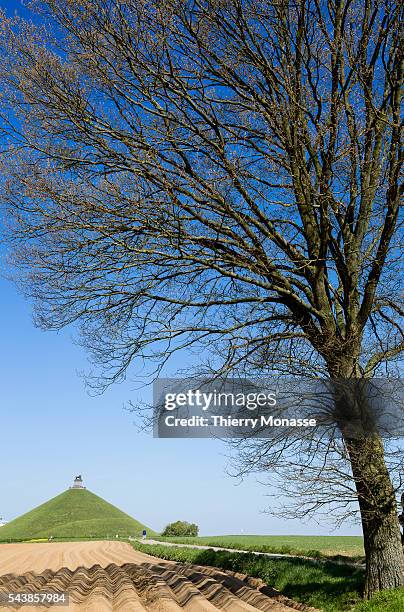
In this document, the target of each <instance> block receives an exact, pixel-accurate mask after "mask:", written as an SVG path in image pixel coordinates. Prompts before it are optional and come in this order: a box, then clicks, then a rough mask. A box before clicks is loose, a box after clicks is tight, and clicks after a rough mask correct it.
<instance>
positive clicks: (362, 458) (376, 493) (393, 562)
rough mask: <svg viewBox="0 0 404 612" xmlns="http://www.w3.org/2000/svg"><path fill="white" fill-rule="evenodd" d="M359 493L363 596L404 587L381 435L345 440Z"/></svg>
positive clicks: (403, 563) (403, 566) (403, 564)
mask: <svg viewBox="0 0 404 612" xmlns="http://www.w3.org/2000/svg"><path fill="white" fill-rule="evenodd" d="M345 442H346V445H347V448H348V452H349V456H350V460H351V465H352V473H353V476H354V479H355V483H356V490H357V492H358V500H359V507H360V512H361V519H362V529H363V537H364V546H365V554H366V579H365V589H364V596H365V597H366V598H368V599H369V598H370V597H372V595H374V593H376V592H377V591H379V590H380V589H391V588H394V587H399V586H404V554H403V548H402V545H401V535H400V527H399V522H398V515H397V503H396V498H395V493H394V489H393V485H392V483H391V479H390V475H389V473H388V470H387V467H386V463H385V460H384V448H383V443H382V440H381V439H380V438H379V437H378V436H373V437H371V438H362V439H346V440H345Z"/></svg>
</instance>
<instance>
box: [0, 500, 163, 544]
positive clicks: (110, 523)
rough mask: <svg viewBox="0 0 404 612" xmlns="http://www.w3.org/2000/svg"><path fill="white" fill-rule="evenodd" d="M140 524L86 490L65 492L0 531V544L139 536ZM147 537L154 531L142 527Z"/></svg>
mask: <svg viewBox="0 0 404 612" xmlns="http://www.w3.org/2000/svg"><path fill="white" fill-rule="evenodd" d="M144 528H145V527H144V525H142V523H139V521H136V520H135V519H134V518H132V517H131V516H129V515H128V514H126V513H125V512H122V511H121V510H119V509H118V508H116V507H115V506H113V505H112V504H110V503H108V502H106V501H105V500H103V499H102V498H101V497H98V495H95V494H94V493H91V492H90V491H87V489H68V490H67V491H65V492H64V493H61V494H60V495H58V496H57V497H54V498H53V499H51V500H49V501H48V502H45V503H44V504H42V505H41V506H38V507H37V508H34V509H33V510H31V511H30V512H27V513H26V514H23V515H22V516H20V517H18V518H16V519H15V520H14V521H11V522H10V523H7V525H5V526H4V527H1V529H0V541H2V542H7V541H22V540H32V539H40V538H48V537H49V536H53V537H54V538H72V539H75V538H80V539H83V538H100V539H102V538H106V537H115V536H116V534H118V535H119V537H129V536H139V535H141V533H142V530H143V529H144ZM146 529H147V531H148V533H150V535H153V534H154V532H153V531H151V530H150V529H148V528H146Z"/></svg>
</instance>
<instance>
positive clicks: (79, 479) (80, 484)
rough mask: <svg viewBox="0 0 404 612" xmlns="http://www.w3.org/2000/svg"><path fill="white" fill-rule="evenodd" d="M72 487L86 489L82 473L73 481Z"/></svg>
mask: <svg viewBox="0 0 404 612" xmlns="http://www.w3.org/2000/svg"><path fill="white" fill-rule="evenodd" d="M70 488H71V489H85V488H86V487H85V486H84V485H83V479H82V477H81V474H79V475H78V476H76V477H75V479H74V481H73V486H72V487H70Z"/></svg>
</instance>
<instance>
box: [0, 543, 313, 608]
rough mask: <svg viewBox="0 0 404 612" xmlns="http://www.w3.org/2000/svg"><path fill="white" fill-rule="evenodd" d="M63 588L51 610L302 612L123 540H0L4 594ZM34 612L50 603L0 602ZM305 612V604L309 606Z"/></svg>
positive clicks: (242, 580) (249, 586)
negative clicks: (63, 596) (64, 596)
mask: <svg viewBox="0 0 404 612" xmlns="http://www.w3.org/2000/svg"><path fill="white" fill-rule="evenodd" d="M46 591H48V592H66V593H68V594H69V605H68V606H67V607H65V606H64V607H62V606H61V607H59V606H57V607H56V606H52V607H53V609H54V610H55V611H56V610H57V611H58V612H64V610H71V611H72V612H109V611H116V612H146V611H149V612H180V611H181V610H186V611H187V612H214V611H215V610H226V611H228V612H254V611H256V610H263V611H272V612H291V611H292V610H293V609H295V610H302V611H305V612H309V610H310V609H309V608H307V607H306V606H303V605H302V604H296V603H295V602H292V601H291V600H288V599H287V598H285V597H283V596H282V595H280V594H279V593H277V592H276V591H274V590H273V589H271V588H270V587H268V586H266V585H265V584H264V583H262V582H261V581H259V580H254V579H249V578H247V577H246V576H241V575H233V574H230V573H227V572H224V571H221V570H218V569H216V568H208V567H200V566H196V565H190V564H182V563H174V562H166V561H162V560H161V559H157V558H156V557H152V556H150V555H145V554H143V553H140V552H137V551H135V550H134V549H133V548H132V547H131V546H130V545H129V544H126V543H124V542H66V543H53V544H3V545H0V597H1V596H2V594H3V593H8V592H19V593H24V594H28V593H33V594H35V593H44V592H46ZM0 609H1V610H16V609H19V610H22V611H23V612H38V611H41V610H49V606H36V607H34V606H30V605H21V606H20V607H18V606H8V605H5V604H0ZM311 610H312V609H311Z"/></svg>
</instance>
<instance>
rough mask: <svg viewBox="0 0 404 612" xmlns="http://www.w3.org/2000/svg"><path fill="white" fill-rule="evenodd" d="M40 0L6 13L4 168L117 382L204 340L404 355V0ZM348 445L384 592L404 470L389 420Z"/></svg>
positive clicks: (299, 361)
mask: <svg viewBox="0 0 404 612" xmlns="http://www.w3.org/2000/svg"><path fill="white" fill-rule="evenodd" d="M32 5H33V7H34V8H36V9H37V11H38V12H39V13H40V14H41V17H37V18H36V22H35V23H36V24H38V22H39V21H41V23H42V25H33V24H31V23H28V22H25V21H23V20H20V19H11V20H9V19H7V18H6V17H5V16H4V17H3V20H2V29H1V67H0V70H1V77H2V84H3V93H2V98H1V103H2V117H3V121H2V129H3V133H4V142H5V143H6V144H5V146H4V147H3V163H2V169H3V180H2V185H3V206H6V208H7V209H8V213H9V227H10V239H11V240H12V241H14V243H15V249H14V259H15V264H16V266H17V269H18V270H19V271H20V272H19V280H20V281H21V282H22V283H23V284H24V285H25V288H26V291H27V292H28V294H29V295H30V296H32V297H33V298H34V300H35V303H36V307H37V311H36V312H37V321H38V323H39V325H41V326H42V327H44V328H47V329H58V328H61V327H63V326H65V325H67V324H69V323H73V322H75V321H79V322H80V323H81V329H82V334H83V341H84V342H85V344H86V345H87V346H88V348H89V349H90V351H91V352H92V354H93V356H94V358H95V359H96V361H98V363H99V364H101V366H103V367H104V369H103V370H102V376H101V379H100V384H108V383H110V382H112V381H114V380H116V379H117V378H119V377H121V376H124V375H125V372H126V369H127V368H128V366H129V365H130V364H131V363H133V361H134V360H135V359H136V358H140V359H142V358H151V359H154V360H155V362H156V364H157V366H158V367H159V366H161V365H162V364H163V363H164V362H165V360H166V359H167V358H168V357H169V355H170V354H171V353H172V352H173V351H175V350H178V349H180V348H183V347H188V348H189V347H192V346H200V345H202V344H204V343H205V344H209V345H211V346H212V345H213V346H214V349H215V351H216V357H215V367H216V370H217V371H220V372H222V373H230V372H232V371H234V370H235V369H237V368H240V367H247V366H248V368H250V370H254V371H260V372H268V371H276V372H277V373H281V372H283V371H286V372H288V373H302V374H304V375H319V374H324V373H325V374H326V375H327V376H329V377H331V378H352V377H353V378H358V377H371V376H374V375H375V374H377V373H380V372H382V371H388V367H393V368H394V367H395V366H397V365H398V364H399V362H398V360H399V358H400V354H401V351H402V348H403V337H402V330H401V328H400V325H399V320H400V317H401V316H402V314H403V312H402V308H401V306H400V301H399V291H400V285H401V276H400V274H401V272H402V268H400V259H399V257H400V254H401V253H400V247H401V245H400V242H399V203H400V197H401V195H402V190H403V189H402V185H401V184H400V172H401V170H402V148H401V146H402V145H401V128H402V123H401V119H400V106H401V87H402V82H403V44H402V42H403V40H402V39H403V27H402V7H401V4H400V3H399V2H395V1H393V0H324V2H319V1H318V0H295V1H294V2H292V1H288V0H273V1H264V0H191V1H189V2H183V1H179V0H166V1H165V2H157V1H155V0H149V1H147V2H146V1H145V0H74V1H73V0H48V1H41V2H33V3H32ZM220 355H221V356H223V359H222V362H221V363H220V364H219V363H217V362H218V359H219V356H220ZM382 368H383V370H382ZM341 444H342V453H343V455H344V457H345V458H346V459H348V461H349V470H350V472H351V476H352V477H353V481H354V483H355V491H354V492H355V495H356V498H357V500H358V502H359V506H360V511H361V518H362V525H363V533H364V538H365V549H366V558H367V575H366V587H365V593H366V595H367V596H370V595H371V594H372V593H374V592H375V591H376V590H378V589H380V588H390V587H394V586H398V585H402V584H403V583H404V559H403V552H402V547H401V543H400V533H399V526H398V521H397V505H396V500H395V490H394V486H393V484H392V481H391V478H390V475H389V472H388V469H387V467H386V460H385V456H384V449H383V444H382V441H381V439H380V438H378V437H377V436H375V437H374V438H373V439H371V440H366V442H365V441H363V440H356V439H349V438H345V439H344V440H343V441H342V442H341ZM282 456H283V455H282V454H280V455H279V458H278V461H279V462H280V463H281V461H282ZM344 469H345V468H344ZM344 475H345V472H344V471H342V473H341V475H340V476H341V477H342V478H343V477H344Z"/></svg>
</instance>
